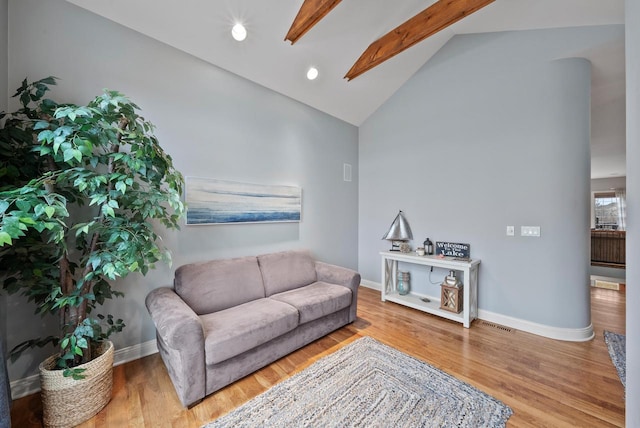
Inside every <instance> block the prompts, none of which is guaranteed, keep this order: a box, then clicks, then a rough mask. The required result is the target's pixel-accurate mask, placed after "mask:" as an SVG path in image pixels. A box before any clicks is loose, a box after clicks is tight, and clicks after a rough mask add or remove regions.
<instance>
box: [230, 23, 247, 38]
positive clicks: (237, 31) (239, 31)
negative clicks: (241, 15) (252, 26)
mask: <svg viewBox="0 0 640 428" xmlns="http://www.w3.org/2000/svg"><path fill="white" fill-rule="evenodd" d="M231 36H233V38H234V39H236V40H237V41H239V42H241V41H243V40H244V39H246V38H247V29H246V28H244V25H242V24H240V23H239V22H238V23H237V24H236V25H234V26H233V28H232V29H231Z"/></svg>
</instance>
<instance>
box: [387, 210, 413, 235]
mask: <svg viewBox="0 0 640 428" xmlns="http://www.w3.org/2000/svg"><path fill="white" fill-rule="evenodd" d="M382 239H386V240H388V241H408V240H410V239H413V233H411V227H409V222H407V219H406V218H404V215H402V211H400V212H399V213H398V215H397V216H396V218H395V220H393V223H391V227H390V228H389V231H388V232H387V233H385V234H384V236H383V237H382Z"/></svg>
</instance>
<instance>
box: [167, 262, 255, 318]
mask: <svg viewBox="0 0 640 428" xmlns="http://www.w3.org/2000/svg"><path fill="white" fill-rule="evenodd" d="M174 288H175V290H176V293H177V294H178V295H179V296H180V297H181V298H182V300H184V301H185V302H186V303H187V305H189V306H190V307H191V309H193V311H194V312H195V313H196V314H198V315H204V314H209V313H212V312H216V311H221V310H223V309H227V308H230V307H233V306H238V305H240V304H242V303H246V302H250V301H252V300H256V299H260V298H263V297H265V295H264V286H263V285H262V275H261V273H260V268H259V267H258V260H257V259H256V258H255V257H240V258H236V259H227V260H212V261H208V262H202V263H192V264H188V265H184V266H181V267H179V268H178V269H176V276H175V279H174Z"/></svg>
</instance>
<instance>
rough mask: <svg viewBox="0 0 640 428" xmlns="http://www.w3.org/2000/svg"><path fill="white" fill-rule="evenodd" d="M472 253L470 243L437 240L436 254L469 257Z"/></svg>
mask: <svg viewBox="0 0 640 428" xmlns="http://www.w3.org/2000/svg"><path fill="white" fill-rule="evenodd" d="M470 254H471V246H470V245H469V244H459V243H455V242H436V256H439V255H443V256H446V257H459V258H461V259H468V258H469V257H470Z"/></svg>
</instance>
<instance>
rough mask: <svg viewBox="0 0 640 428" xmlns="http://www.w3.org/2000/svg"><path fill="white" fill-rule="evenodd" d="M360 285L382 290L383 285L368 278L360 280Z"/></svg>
mask: <svg viewBox="0 0 640 428" xmlns="http://www.w3.org/2000/svg"><path fill="white" fill-rule="evenodd" d="M360 286H361V287H366V288H372V289H374V290H378V291H382V286H381V285H380V284H379V283H377V282H373V281H369V280H368V279H362V280H360Z"/></svg>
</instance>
